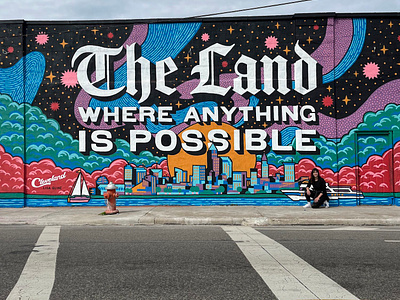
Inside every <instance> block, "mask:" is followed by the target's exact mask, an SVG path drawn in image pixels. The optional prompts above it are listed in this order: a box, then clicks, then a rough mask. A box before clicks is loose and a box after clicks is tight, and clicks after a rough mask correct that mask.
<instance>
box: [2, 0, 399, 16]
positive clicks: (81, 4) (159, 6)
mask: <svg viewBox="0 0 400 300" xmlns="http://www.w3.org/2000/svg"><path fill="white" fill-rule="evenodd" d="M293 1H296V0H246V1H243V0H203V1H201V0H198V1H194V0H144V1H139V0H93V1H88V0H14V1H5V0H3V1H1V4H0V19H2V20H15V19H25V20H110V19H149V18H151V19H153V18H185V17H193V16H200V15H204V14H212V13H218V12H225V11H231V10H239V9H247V8H253V7H258V6H266V5H272V4H277V3H284V2H293ZM315 12H337V13H357V12H400V0H310V1H307V2H302V3H296V4H290V5H285V6H280V7H273V8H264V9H259V10H251V11H245V12H241V13H231V14H224V15H220V16H221V17H232V16H259V15H264V16H271V15H292V14H295V13H315Z"/></svg>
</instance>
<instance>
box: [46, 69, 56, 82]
mask: <svg viewBox="0 0 400 300" xmlns="http://www.w3.org/2000/svg"><path fill="white" fill-rule="evenodd" d="M55 77H56V76H54V75H53V72H52V71H50V75H48V76H46V78H49V79H50V82H51V83H53V79H54V78H55Z"/></svg>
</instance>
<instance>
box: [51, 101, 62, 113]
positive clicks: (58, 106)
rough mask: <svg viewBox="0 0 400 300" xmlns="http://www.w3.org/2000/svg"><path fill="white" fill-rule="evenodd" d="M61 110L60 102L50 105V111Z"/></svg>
mask: <svg viewBox="0 0 400 300" xmlns="http://www.w3.org/2000/svg"><path fill="white" fill-rule="evenodd" d="M59 108H60V104H59V103H58V102H52V103H51V104H50V109H51V110H52V111H57V110H59Z"/></svg>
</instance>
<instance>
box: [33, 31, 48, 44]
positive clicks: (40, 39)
mask: <svg viewBox="0 0 400 300" xmlns="http://www.w3.org/2000/svg"><path fill="white" fill-rule="evenodd" d="M35 40H36V43H38V44H39V45H44V44H46V43H47V42H48V41H49V35H48V34H46V33H44V32H39V34H38V35H37V36H36V37H35Z"/></svg>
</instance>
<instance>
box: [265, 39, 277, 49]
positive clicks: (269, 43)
mask: <svg viewBox="0 0 400 300" xmlns="http://www.w3.org/2000/svg"><path fill="white" fill-rule="evenodd" d="M278 43H279V42H278V39H277V38H276V37H274V36H269V37H267V38H266V39H265V47H267V48H268V49H269V50H273V49H275V48H276V47H277V46H278Z"/></svg>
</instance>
